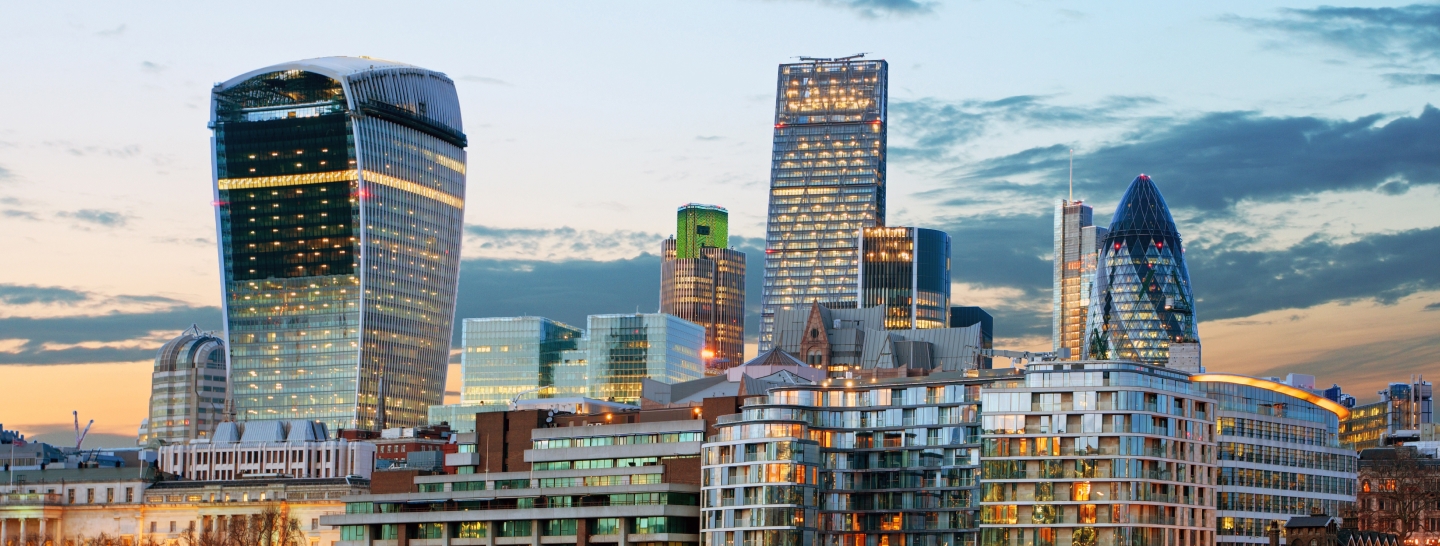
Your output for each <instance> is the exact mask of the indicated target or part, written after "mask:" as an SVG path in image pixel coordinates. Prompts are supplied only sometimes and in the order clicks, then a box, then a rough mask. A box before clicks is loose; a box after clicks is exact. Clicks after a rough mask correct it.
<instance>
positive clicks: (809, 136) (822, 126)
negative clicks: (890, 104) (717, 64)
mask: <svg viewBox="0 0 1440 546" xmlns="http://www.w3.org/2000/svg"><path fill="white" fill-rule="evenodd" d="M889 70H890V69H889V65H887V64H886V63H885V61H882V60H866V59H862V58H860V56H858V55H856V56H853V57H844V58H840V59H810V58H802V62H799V63H795V64H782V65H780V77H779V82H778V85H777V88H776V93H775V148H774V152H773V155H772V156H771V165H770V210H769V212H768V214H769V217H768V220H767V228H766V234H765V293H764V301H763V306H762V308H761V314H760V350H761V351H766V350H769V349H770V347H771V346H772V345H774V344H775V342H776V340H775V334H774V332H775V313H776V311H779V310H781V309H789V308H791V307H794V306H797V305H808V304H810V303H812V302H820V303H822V304H824V305H826V306H829V307H832V308H842V307H854V306H855V305H856V301H855V289H856V276H857V275H859V271H858V268H859V260H858V258H859V254H858V251H857V249H856V248H855V245H856V241H857V238H858V237H859V235H860V230H861V229H863V228H867V227H875V226H883V225H885V133H886V125H885V124H886V121H885V93H886V91H885V90H886V81H887V78H888V76H887V74H888V73H889Z"/></svg>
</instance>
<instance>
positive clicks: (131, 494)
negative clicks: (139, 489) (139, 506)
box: [125, 487, 135, 502]
mask: <svg viewBox="0 0 1440 546" xmlns="http://www.w3.org/2000/svg"><path fill="white" fill-rule="evenodd" d="M125 502H135V488H134V487H126V488H125Z"/></svg>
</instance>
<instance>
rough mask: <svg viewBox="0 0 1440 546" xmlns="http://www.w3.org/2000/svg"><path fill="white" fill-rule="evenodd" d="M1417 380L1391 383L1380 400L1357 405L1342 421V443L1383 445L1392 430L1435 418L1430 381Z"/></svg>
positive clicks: (1416, 426) (1360, 446) (1354, 446)
mask: <svg viewBox="0 0 1440 546" xmlns="http://www.w3.org/2000/svg"><path fill="white" fill-rule="evenodd" d="M1413 381H1414V383H1391V384H1390V385H1389V386H1388V387H1386V388H1385V390H1383V391H1380V401H1379V402H1375V403H1373V404H1365V405H1362V406H1356V407H1355V408H1354V411H1352V412H1350V416H1349V417H1347V418H1346V419H1344V420H1343V421H1341V422H1340V443H1341V444H1343V445H1345V446H1346V447H1349V448H1351V449H1354V450H1357V451H1359V450H1363V449H1367V448H1372V447H1381V446H1382V445H1384V441H1385V436H1386V435H1388V434H1394V433H1395V432H1398V431H1401V430H1419V429H1420V427H1421V425H1423V424H1425V423H1432V422H1434V420H1433V419H1434V414H1433V409H1432V405H1431V404H1432V400H1431V396H1432V395H1431V393H1432V386H1431V384H1430V382H1428V381H1425V380H1423V379H1422V380H1413Z"/></svg>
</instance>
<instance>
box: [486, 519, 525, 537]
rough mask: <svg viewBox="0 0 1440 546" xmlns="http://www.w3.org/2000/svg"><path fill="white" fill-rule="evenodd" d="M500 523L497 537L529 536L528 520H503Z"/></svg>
mask: <svg viewBox="0 0 1440 546" xmlns="http://www.w3.org/2000/svg"><path fill="white" fill-rule="evenodd" d="M499 523H500V532H499V533H497V534H496V535H495V536H497V537H528V536H530V521H529V520H525V521H503V522H499Z"/></svg>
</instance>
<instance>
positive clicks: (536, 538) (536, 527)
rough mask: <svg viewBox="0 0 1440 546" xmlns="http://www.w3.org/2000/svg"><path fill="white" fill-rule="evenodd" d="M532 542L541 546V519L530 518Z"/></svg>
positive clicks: (536, 545)
mask: <svg viewBox="0 0 1440 546" xmlns="http://www.w3.org/2000/svg"><path fill="white" fill-rule="evenodd" d="M530 544H534V545H535V546H540V520H538V519H533V520H530Z"/></svg>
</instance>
